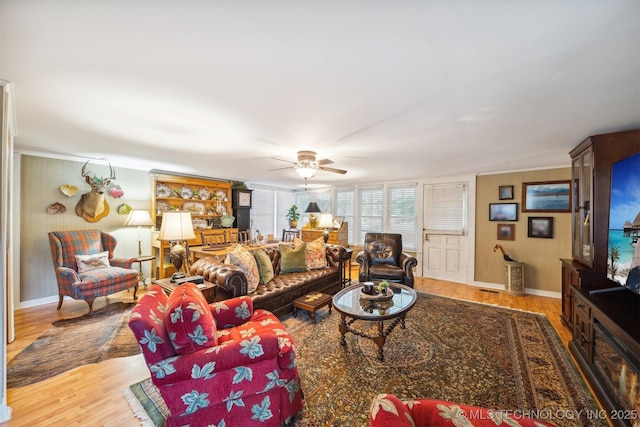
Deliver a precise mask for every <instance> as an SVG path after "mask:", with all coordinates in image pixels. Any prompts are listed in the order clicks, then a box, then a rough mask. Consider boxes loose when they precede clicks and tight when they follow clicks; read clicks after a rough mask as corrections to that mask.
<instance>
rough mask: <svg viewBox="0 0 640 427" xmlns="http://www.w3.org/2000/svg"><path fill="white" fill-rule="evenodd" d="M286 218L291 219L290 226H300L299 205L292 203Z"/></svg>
mask: <svg viewBox="0 0 640 427" xmlns="http://www.w3.org/2000/svg"><path fill="white" fill-rule="evenodd" d="M286 218H287V219H288V220H289V228H298V219H300V212H298V206H296V205H292V206H291V207H290V208H289V211H288V212H287V216H286Z"/></svg>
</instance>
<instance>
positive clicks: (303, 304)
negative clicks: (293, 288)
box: [293, 292, 333, 323]
mask: <svg viewBox="0 0 640 427" xmlns="http://www.w3.org/2000/svg"><path fill="white" fill-rule="evenodd" d="M332 301H333V299H332V298H331V295H327V294H323V293H320V292H312V293H310V294H307V295H303V296H301V297H298V298H296V299H294V300H293V316H294V317H295V316H296V315H297V314H298V309H301V310H305V311H308V312H309V314H310V315H311V321H312V322H313V323H316V311H318V310H319V309H321V308H322V307H324V306H326V305H328V306H329V314H331V306H332Z"/></svg>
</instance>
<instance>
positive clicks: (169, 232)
mask: <svg viewBox="0 0 640 427" xmlns="http://www.w3.org/2000/svg"><path fill="white" fill-rule="evenodd" d="M195 238H196V235H195V233H194V232H193V223H192V222H191V212H184V211H168V212H165V213H164V214H163V215H162V225H161V226H160V235H159V236H158V239H160V240H190V239H195Z"/></svg>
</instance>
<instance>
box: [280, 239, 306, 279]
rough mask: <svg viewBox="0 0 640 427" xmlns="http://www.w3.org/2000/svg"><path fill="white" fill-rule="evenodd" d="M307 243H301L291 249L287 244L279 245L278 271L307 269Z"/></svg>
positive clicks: (286, 271) (287, 271)
mask: <svg viewBox="0 0 640 427" xmlns="http://www.w3.org/2000/svg"><path fill="white" fill-rule="evenodd" d="M306 252H307V245H306V243H304V242H303V243H302V244H301V245H299V246H298V247H297V248H295V249H292V248H290V247H289V246H287V245H280V273H282V274H284V273H293V272H295V271H307V270H308V269H309V268H308V267H307V255H306Z"/></svg>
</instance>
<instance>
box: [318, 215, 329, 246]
mask: <svg viewBox="0 0 640 427" xmlns="http://www.w3.org/2000/svg"><path fill="white" fill-rule="evenodd" d="M318 228H324V231H323V232H322V237H323V238H324V242H325V243H327V241H328V240H329V229H330V228H333V215H331V214H330V213H323V214H320V221H319V222H318Z"/></svg>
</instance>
